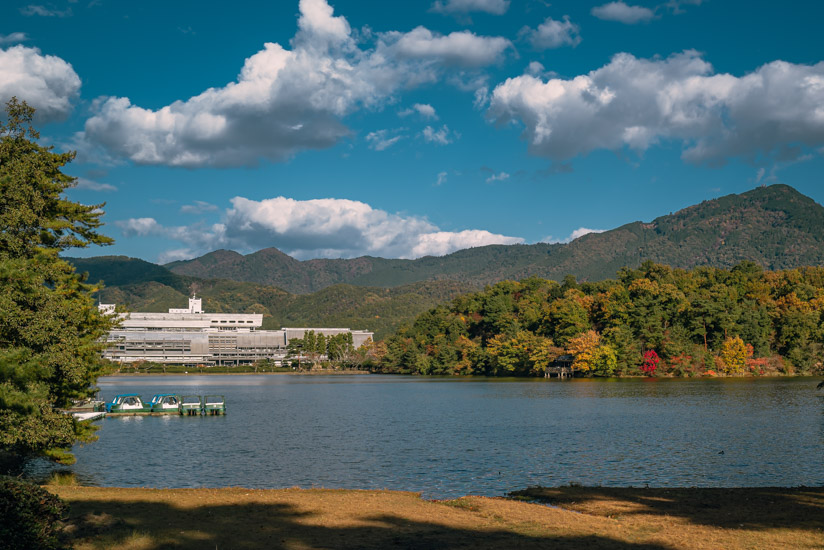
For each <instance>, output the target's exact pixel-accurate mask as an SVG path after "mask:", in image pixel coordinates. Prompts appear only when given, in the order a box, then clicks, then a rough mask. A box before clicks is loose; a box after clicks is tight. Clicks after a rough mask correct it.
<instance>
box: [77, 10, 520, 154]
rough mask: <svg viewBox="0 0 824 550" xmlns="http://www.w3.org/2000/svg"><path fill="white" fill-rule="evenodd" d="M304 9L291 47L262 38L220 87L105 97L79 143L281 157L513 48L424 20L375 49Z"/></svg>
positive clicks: (113, 150)
mask: <svg viewBox="0 0 824 550" xmlns="http://www.w3.org/2000/svg"><path fill="white" fill-rule="evenodd" d="M299 10H300V16H299V19H298V32H297V34H296V35H295V37H294V38H293V39H292V41H291V44H290V45H291V49H287V48H284V47H283V46H281V45H280V44H275V43H267V44H265V45H264V48H263V49H262V50H261V51H259V52H257V53H256V54H254V55H252V56H251V57H249V58H248V59H246V61H245V63H244V64H243V67H242V69H241V71H240V74H239V75H238V77H237V79H236V80H235V81H234V82H230V83H228V84H226V85H225V86H223V87H216V88H209V89H208V90H205V91H204V92H202V93H201V94H199V95H196V96H194V97H191V98H189V99H187V100H180V101H175V102H174V103H171V104H169V105H167V106H165V107H162V108H160V109H157V110H152V109H147V108H143V107H141V106H139V105H134V104H132V102H131V101H130V100H129V98H126V97H108V98H101V99H99V100H98V101H96V102H95V103H94V104H93V106H92V110H93V113H94V114H93V116H92V117H91V118H89V119H88V120H87V121H86V124H85V128H84V131H83V132H81V133H79V134H78V136H76V142H77V147H78V148H79V149H80V150H83V151H91V152H94V151H97V150H100V149H101V148H102V149H103V150H104V151H106V152H107V153H108V154H109V155H110V156H113V157H122V158H127V159H129V160H131V161H133V162H135V163H138V164H150V165H168V166H184V167H200V166H248V165H255V164H256V163H258V162H259V161H260V160H261V159H268V160H271V161H281V160H285V159H288V158H290V157H292V156H293V155H295V154H296V153H298V152H300V151H303V150H307V149H323V148H328V147H331V146H333V145H335V144H336V143H338V142H339V141H340V140H341V139H343V138H345V137H346V136H349V135H350V134H351V132H350V130H349V129H348V128H347V127H346V126H345V125H344V123H343V119H344V118H345V117H346V116H347V115H349V114H351V113H353V112H355V111H357V110H359V109H363V108H367V109H370V108H380V107H381V106H382V105H383V104H384V103H385V102H387V101H388V100H389V99H390V98H391V97H392V95H393V94H394V93H395V92H396V91H397V90H399V89H401V88H405V87H413V86H416V85H420V84H422V83H425V82H431V81H433V80H435V79H436V78H438V75H439V74H440V72H441V71H443V69H444V67H446V66H455V65H457V66H461V67H465V68H469V69H470V70H478V69H479V68H480V67H482V66H484V65H486V64H490V63H495V62H497V61H498V60H499V59H501V58H502V56H503V52H504V51H505V50H506V49H507V48H508V47H509V46H510V45H511V43H510V42H509V41H508V40H506V39H504V38H500V37H484V36H477V35H475V34H473V33H470V32H455V33H451V34H449V35H446V36H443V35H439V34H437V33H433V32H431V31H429V30H428V29H425V28H424V27H418V28H416V29H413V30H412V31H410V32H408V33H401V32H387V33H377V34H374V35H371V34H370V35H369V36H370V37H372V38H374V46H373V47H372V48H367V49H364V48H361V46H360V44H359V43H358V42H357V41H356V39H355V38H354V36H353V31H352V30H351V28H350V26H349V23H348V22H347V20H346V19H345V18H344V17H343V16H340V15H337V16H336V15H335V14H334V11H333V9H332V7H331V6H330V5H329V4H328V2H326V0H301V1H300V4H299ZM419 112H420V111H419ZM84 144H85V145H84Z"/></svg>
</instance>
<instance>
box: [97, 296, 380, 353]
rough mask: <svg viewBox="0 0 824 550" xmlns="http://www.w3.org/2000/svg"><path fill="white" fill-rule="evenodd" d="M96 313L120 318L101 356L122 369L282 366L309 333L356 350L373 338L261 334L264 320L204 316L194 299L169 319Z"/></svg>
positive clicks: (293, 331) (287, 331)
mask: <svg viewBox="0 0 824 550" xmlns="http://www.w3.org/2000/svg"><path fill="white" fill-rule="evenodd" d="M98 307H99V309H100V311H101V312H103V313H105V314H108V315H116V316H117V318H118V325H119V326H118V327H117V328H115V329H113V330H112V331H111V332H109V335H108V338H107V340H106V342H107V344H108V347H107V348H106V350H105V351H104V352H103V356H104V357H105V358H106V359H110V360H111V361H115V362H118V363H133V362H136V361H153V362H155V363H167V364H174V365H192V366H195V365H247V364H251V363H254V362H255V361H258V360H261V359H269V360H272V361H275V362H276V363H282V362H283V360H284V358H285V357H286V351H287V350H286V348H287V346H288V345H289V341H290V340H291V339H294V338H303V337H304V336H305V335H306V333H307V332H308V331H310V330H312V331H314V332H315V334H323V335H325V336H334V335H337V334H346V333H350V334H352V342H353V344H354V346H355V348H358V347H360V346H362V345H363V344H364V343H365V342H366V341H368V340H370V339H371V338H372V336H373V333H372V332H369V331H365V330H350V329H348V328H282V329H280V330H260V327H261V326H262V325H263V315H261V314H255V313H205V312H204V311H203V308H202V301H201V299H200V298H197V297H195V296H193V297H191V298H190V299H189V307H188V308H187V309H182V308H181V309H169V312H168V313H140V312H132V313H116V312H115V305H114V304H100V305H99V306H98Z"/></svg>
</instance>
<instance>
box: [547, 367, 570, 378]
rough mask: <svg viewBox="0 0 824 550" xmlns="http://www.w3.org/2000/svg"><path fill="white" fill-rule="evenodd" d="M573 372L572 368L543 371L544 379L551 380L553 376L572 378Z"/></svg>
mask: <svg viewBox="0 0 824 550" xmlns="http://www.w3.org/2000/svg"><path fill="white" fill-rule="evenodd" d="M574 373H575V371H573V370H572V367H547V368H546V370H545V371H544V377H545V378H552V377H553V376H557V377H558V378H572V377H573V375H574Z"/></svg>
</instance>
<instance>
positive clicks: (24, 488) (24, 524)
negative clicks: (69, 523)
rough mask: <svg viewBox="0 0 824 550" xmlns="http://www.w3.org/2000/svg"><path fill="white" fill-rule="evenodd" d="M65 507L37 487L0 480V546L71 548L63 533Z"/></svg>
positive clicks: (14, 547)
mask: <svg viewBox="0 0 824 550" xmlns="http://www.w3.org/2000/svg"><path fill="white" fill-rule="evenodd" d="M67 515H68V506H67V505H66V503H65V502H63V501H62V500H60V499H59V498H58V497H57V496H55V495H53V494H51V493H49V492H48V491H46V490H45V489H42V488H41V487H39V486H38V485H34V484H33V483H29V482H26V481H22V480H19V479H15V478H11V477H0V541H2V542H0V544H1V545H2V546H3V548H9V549H10V550H11V549H17V548H25V549H27V550H35V549H38V550H39V549H49V550H52V549H63V548H70V547H71V546H70V545H69V544H68V543H67V542H66V537H65V535H64V533H63V529H62V527H63V520H65V519H66V516H67Z"/></svg>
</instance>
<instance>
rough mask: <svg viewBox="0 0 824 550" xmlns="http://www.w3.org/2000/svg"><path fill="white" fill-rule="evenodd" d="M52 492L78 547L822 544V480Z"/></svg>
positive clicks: (140, 549)
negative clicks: (739, 485) (500, 488)
mask: <svg viewBox="0 0 824 550" xmlns="http://www.w3.org/2000/svg"><path fill="white" fill-rule="evenodd" d="M49 490H51V491H53V492H55V493H56V494H58V495H59V496H61V497H62V498H64V499H65V500H67V501H68V502H69V503H70V504H71V507H72V517H71V526H70V529H71V531H72V535H73V536H74V538H75V544H76V548H77V549H78V550H84V549H103V548H114V547H117V548H119V549H122V550H155V549H161V548H198V549H201V548H204V549H212V548H216V549H228V548H240V549H245V548H283V549H310V548H366V549H371V548H374V549H377V548H433V549H434V548H472V549H481V548H495V549H508V548H627V549H630V548H633V549H664V548H759V549H760V548H824V533H823V532H822V529H824V489H731V490H714V489H679V490H664V489H600V488H577V487H564V488H556V489H530V490H528V491H525V492H521V493H519V496H518V497H517V498H516V499H499V498H484V497H464V498H461V499H457V500H452V501H436V502H432V501H425V500H422V499H421V498H420V497H419V495H417V494H415V493H405V492H392V491H343V490H325V489H312V490H301V489H283V490H250V489H237V488H232V489H116V488H95V487H69V486H59V487H49ZM519 499H528V500H530V502H525V501H522V500H519ZM536 501H541V502H543V503H551V505H550V506H548V505H545V504H542V503H536Z"/></svg>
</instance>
